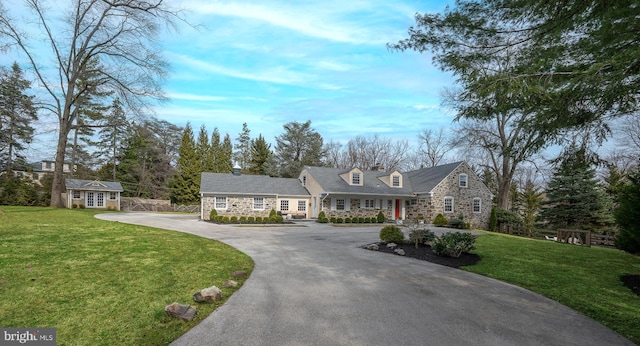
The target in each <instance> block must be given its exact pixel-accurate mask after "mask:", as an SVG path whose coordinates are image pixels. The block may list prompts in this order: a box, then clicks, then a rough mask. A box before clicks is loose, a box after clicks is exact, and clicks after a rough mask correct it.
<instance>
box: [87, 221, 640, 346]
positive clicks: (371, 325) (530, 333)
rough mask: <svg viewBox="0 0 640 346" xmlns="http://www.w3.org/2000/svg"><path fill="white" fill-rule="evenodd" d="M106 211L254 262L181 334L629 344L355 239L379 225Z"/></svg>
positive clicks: (374, 341) (324, 340) (589, 324)
mask: <svg viewBox="0 0 640 346" xmlns="http://www.w3.org/2000/svg"><path fill="white" fill-rule="evenodd" d="M98 218H101V219H104V220H112V221H119V222H124V223H132V224H139V225H146V226H152V227H158V228H164V229H169V230H176V231H180V232H186V233H191V234H196V235H199V236H202V237H205V238H210V239H216V240H220V241H222V242H224V243H227V244H229V245H231V246H233V247H235V248H237V249H239V250H241V251H243V252H245V253H246V254H248V255H249V256H251V257H252V258H253V260H254V261H255V269H254V272H253V273H252V274H251V277H250V278H249V279H248V280H247V281H246V282H245V284H244V286H243V287H242V288H241V289H240V290H238V291H237V292H236V293H235V294H234V295H233V296H231V298H230V299H229V300H227V302H226V303H225V304H224V305H223V306H221V307H220V308H218V309H217V310H216V311H214V312H213V313H212V314H211V315H210V316H209V317H207V318H206V319H205V320H203V321H202V322H201V323H200V324H199V325H198V326H196V327H195V328H193V329H191V330H190V331H189V332H187V333H186V334H184V335H183V336H182V337H180V338H179V339H177V340H176V341H174V342H173V343H172V345H175V346H182V345H491V346H498V345H563V346H566V345H580V346H585V345H598V346H600V345H633V343H631V342H630V341H629V340H627V339H625V338H623V337H621V336H619V335H618V334H616V333H615V332H613V331H612V330H610V329H608V328H606V327H604V326H602V325H601V324H599V323H597V322H595V321H593V320H591V319H589V318H587V317H585V316H583V315H580V314H578V313H577V312H575V311H573V310H571V309H569V308H567V307H565V306H563V305H561V304H558V303H556V302H555V301H552V300H550V299H547V298H545V297H542V296H540V295H538V294H535V293H532V292H530V291H527V290H525V289H522V288H519V287H516V286H513V285H509V284H506V283H503V282H500V281H496V280H493V279H489V278H486V277H483V276H480V275H476V274H473V273H469V272H465V271H462V270H457V269H453V268H449V267H444V266H440V265H437V264H432V263H428V262H424V261H419V260H415V259H412V258H406V257H400V256H394V255H389V254H381V253H375V252H372V251H368V250H364V249H361V248H360V246H362V245H366V244H369V243H372V242H375V241H377V240H378V233H379V230H380V227H348V228H347V227H331V226H329V225H325V224H316V223H305V224H304V225H300V226H297V227H277V228H276V227H234V226H222V225H215V224H211V223H207V222H203V221H199V220H198V218H197V217H195V216H190V215H176V214H148V213H109V214H102V215H98Z"/></svg>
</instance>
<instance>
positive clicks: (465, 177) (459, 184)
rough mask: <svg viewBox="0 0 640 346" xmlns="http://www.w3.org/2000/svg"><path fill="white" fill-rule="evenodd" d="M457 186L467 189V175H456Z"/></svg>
mask: <svg viewBox="0 0 640 346" xmlns="http://www.w3.org/2000/svg"><path fill="white" fill-rule="evenodd" d="M463 177H464V186H463V185H462V182H463V179H462V178H463ZM458 186H459V187H469V175H468V174H466V173H460V174H459V175H458Z"/></svg>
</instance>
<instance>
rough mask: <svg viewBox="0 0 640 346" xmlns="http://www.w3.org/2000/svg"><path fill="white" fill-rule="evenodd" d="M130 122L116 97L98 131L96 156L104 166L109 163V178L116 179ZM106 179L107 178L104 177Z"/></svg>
mask: <svg viewBox="0 0 640 346" xmlns="http://www.w3.org/2000/svg"><path fill="white" fill-rule="evenodd" d="M129 131H130V129H129V123H128V122H127V117H126V115H125V112H124V110H123V108H122V103H121V102H120V99H118V98H116V99H114V100H113V103H112V104H111V110H110V112H109V113H107V116H106V119H105V124H104V126H103V127H102V128H100V131H99V132H98V141H97V142H96V143H95V145H96V148H97V150H96V151H95V152H94V156H95V158H96V159H98V162H99V163H100V164H102V166H105V165H108V166H109V167H108V168H109V169H110V171H111V175H110V177H109V180H112V181H115V180H116V168H117V166H118V159H119V158H120V157H121V156H122V148H123V147H124V144H125V142H126V140H127V138H128V132H129ZM103 179H106V178H103Z"/></svg>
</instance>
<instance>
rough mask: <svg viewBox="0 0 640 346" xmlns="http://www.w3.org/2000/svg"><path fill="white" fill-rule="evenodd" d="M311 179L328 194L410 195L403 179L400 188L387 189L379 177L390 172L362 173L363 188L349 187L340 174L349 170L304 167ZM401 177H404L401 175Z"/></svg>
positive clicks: (407, 183)
mask: <svg viewBox="0 0 640 346" xmlns="http://www.w3.org/2000/svg"><path fill="white" fill-rule="evenodd" d="M304 169H306V170H307V171H308V172H309V173H310V174H311V175H312V176H313V178H314V179H315V180H316V181H317V182H318V183H319V184H320V186H322V188H323V189H324V191H325V192H328V193H344V194H367V195H395V196H398V195H410V194H411V191H412V189H411V182H410V181H409V180H408V179H406V178H404V177H403V179H402V180H403V181H402V187H401V188H397V187H389V186H388V185H387V184H385V183H384V182H383V181H382V180H380V179H379V177H382V176H385V175H389V174H391V173H392V172H380V171H362V173H363V179H364V180H363V186H354V185H349V184H348V183H347V182H346V181H344V180H343V179H342V178H341V177H340V174H342V173H346V172H349V171H350V170H345V169H339V168H328V167H305V168H304ZM403 176H405V175H404V174H403Z"/></svg>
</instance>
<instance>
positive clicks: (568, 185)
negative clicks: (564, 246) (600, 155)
mask: <svg viewBox="0 0 640 346" xmlns="http://www.w3.org/2000/svg"><path fill="white" fill-rule="evenodd" d="M585 152H586V150H585V148H584V147H583V148H580V149H577V148H576V147H575V146H571V147H570V148H568V149H567V150H566V151H565V152H564V153H563V154H562V156H561V158H562V160H561V161H560V163H559V165H558V167H557V168H556V170H555V172H554V175H553V177H552V179H551V181H550V182H549V185H548V186H547V189H546V190H545V194H546V196H547V199H548V200H547V201H544V202H542V207H543V208H542V210H541V212H540V218H541V219H542V220H544V221H546V222H548V223H549V224H550V225H552V226H554V227H556V228H575V229H578V228H580V229H588V230H593V229H599V228H602V227H607V226H611V225H612V221H613V218H612V216H611V214H610V200H609V199H608V196H607V195H606V194H605V193H604V191H603V188H602V187H601V186H600V184H599V182H598V180H597V179H596V172H595V169H593V167H592V165H591V163H590V162H589V160H588V159H587V157H586V154H585Z"/></svg>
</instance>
